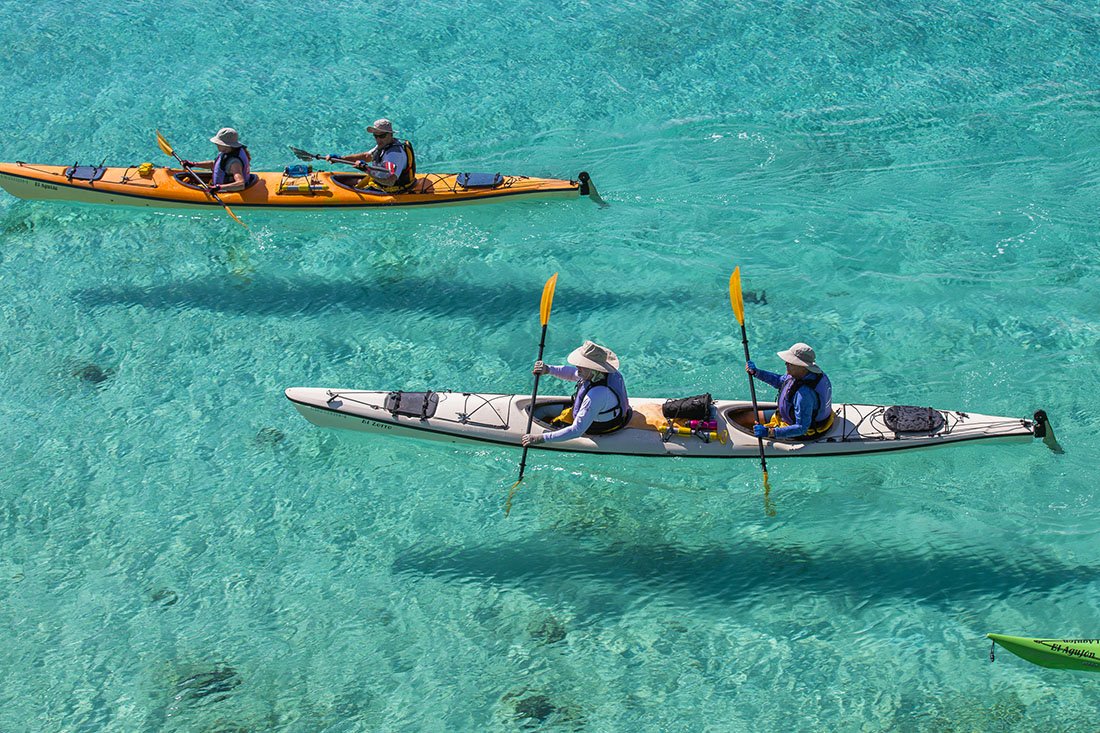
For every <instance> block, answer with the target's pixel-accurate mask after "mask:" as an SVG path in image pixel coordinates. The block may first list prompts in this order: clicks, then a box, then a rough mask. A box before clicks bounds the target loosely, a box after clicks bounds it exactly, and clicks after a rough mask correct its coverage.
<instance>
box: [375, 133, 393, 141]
mask: <svg viewBox="0 0 1100 733" xmlns="http://www.w3.org/2000/svg"><path fill="white" fill-rule="evenodd" d="M373 134H374V139H375V140H381V139H382V138H385V137H389V136H390V135H392V134H393V133H392V132H383V133H381V134H379V133H377V132H376V133H373Z"/></svg>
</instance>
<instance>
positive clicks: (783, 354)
mask: <svg viewBox="0 0 1100 733" xmlns="http://www.w3.org/2000/svg"><path fill="white" fill-rule="evenodd" d="M776 356H778V357H779V358H780V359H782V360H783V361H785V362H787V363H788V364H796V365H798V366H801V367H806V368H807V369H809V370H810V371H811V372H813V373H814V374H821V367H819V366H818V365H817V364H815V363H814V361H815V360H816V359H817V354H815V353H814V350H813V349H812V348H811V347H810V345H809V344H803V343H801V342H800V343H797V344H795V345H794V346H792V347H791V348H789V349H787V350H786V351H777V352H776Z"/></svg>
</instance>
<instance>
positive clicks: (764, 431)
mask: <svg viewBox="0 0 1100 733" xmlns="http://www.w3.org/2000/svg"><path fill="white" fill-rule="evenodd" d="M768 432H769V431H768V427H767V426H766V425H761V424H760V423H756V424H755V425H753V426H752V434H753V435H755V436H756V437H757V438H767V437H768Z"/></svg>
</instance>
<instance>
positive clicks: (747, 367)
mask: <svg viewBox="0 0 1100 733" xmlns="http://www.w3.org/2000/svg"><path fill="white" fill-rule="evenodd" d="M745 371H746V372H748V373H749V374H752V375H755V374H756V365H755V364H753V363H752V362H751V361H746V362H745Z"/></svg>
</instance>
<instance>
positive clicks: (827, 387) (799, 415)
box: [745, 343, 833, 439]
mask: <svg viewBox="0 0 1100 733" xmlns="http://www.w3.org/2000/svg"><path fill="white" fill-rule="evenodd" d="M777 355H778V356H779V358H780V359H782V360H783V361H784V362H785V363H786V364H787V373H786V374H776V373H774V372H769V371H766V370H764V369H757V367H756V365H755V364H753V363H752V362H751V361H748V362H745V371H746V372H748V373H749V374H751V375H752V376H753V377H755V378H756V379H759V380H760V381H761V382H764V383H766V384H770V385H771V386H773V387H775V388H776V389H778V390H779V399H778V400H777V402H778V403H779V406H778V408H777V409H776V411H775V412H774V413H773V414H772V417H771V420H770V421H768V423H767V424H766V425H761V424H760V423H756V424H755V425H753V427H752V432H753V435H755V436H756V437H758V438H780V439H784V438H787V439H789V438H811V437H813V436H815V435H820V434H821V433H824V432H825V431H826V430H828V429H829V428H830V426H832V424H833V385H832V384H831V383H830V382H829V377H828V376H826V375H825V372H823V371H821V367H819V366H818V365H817V363H816V359H817V355H816V354H815V353H814V350H813V349H812V348H810V346H809V345H807V344H803V343H797V344H795V345H794V346H792V347H791V348H789V349H787V350H786V351H780V352H778V354H777Z"/></svg>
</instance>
